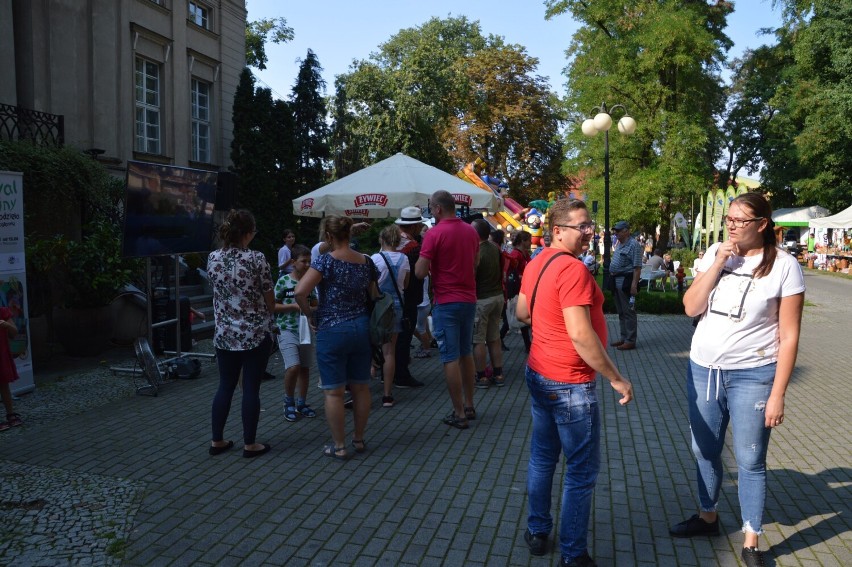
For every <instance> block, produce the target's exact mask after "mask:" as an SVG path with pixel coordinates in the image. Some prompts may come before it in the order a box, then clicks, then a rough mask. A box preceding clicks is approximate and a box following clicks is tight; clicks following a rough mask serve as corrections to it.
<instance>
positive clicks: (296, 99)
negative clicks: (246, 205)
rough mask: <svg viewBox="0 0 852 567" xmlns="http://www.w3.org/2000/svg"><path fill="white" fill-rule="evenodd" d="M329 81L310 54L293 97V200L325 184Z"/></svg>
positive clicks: (309, 53) (329, 154) (302, 68)
mask: <svg viewBox="0 0 852 567" xmlns="http://www.w3.org/2000/svg"><path fill="white" fill-rule="evenodd" d="M324 92H325V81H324V80H323V79H322V67H321V66H320V64H319V60H318V59H317V56H316V54H315V53H314V52H313V51H312V50H310V49H309V50H308V54H307V56H306V57H305V59H304V60H303V61H302V64H301V65H300V66H299V76H298V78H297V80H296V84H295V85H294V86H293V93H292V95H291V97H290V109H291V110H292V112H293V120H294V124H293V126H294V136H295V141H296V147H297V148H298V172H297V175H296V177H295V182H296V186H295V187H294V188H293V189H294V194H293V198H296V197H298V196H300V195H303V194H304V193H306V192H308V191H312V190H314V189H316V188H317V187H319V186H320V185H322V184H323V183H324V181H325V177H326V174H325V171H326V167H327V164H328V161H329V159H330V158H331V151H330V150H329V146H328V144H329V127H328V124H327V123H326V117H327V115H328V110H327V108H326V102H325V98H324V97H323V94H322V93H324Z"/></svg>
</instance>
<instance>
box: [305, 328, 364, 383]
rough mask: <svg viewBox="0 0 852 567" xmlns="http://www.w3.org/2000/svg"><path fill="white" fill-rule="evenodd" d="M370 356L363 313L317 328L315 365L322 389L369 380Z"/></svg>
mask: <svg viewBox="0 0 852 567" xmlns="http://www.w3.org/2000/svg"><path fill="white" fill-rule="evenodd" d="M372 358H373V347H372V345H371V344H370V317H369V316H367V315H362V316H361V317H358V318H357V319H353V320H351V321H343V322H341V323H338V324H337V325H334V326H332V327H329V328H327V329H323V330H321V331H319V332H317V368H318V369H319V373H320V387H321V388H322V389H323V390H336V389H337V388H342V387H343V386H345V385H346V384H369V383H370V362H371V361H372Z"/></svg>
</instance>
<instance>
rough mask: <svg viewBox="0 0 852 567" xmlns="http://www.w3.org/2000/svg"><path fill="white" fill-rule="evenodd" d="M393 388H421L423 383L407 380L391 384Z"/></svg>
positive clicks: (414, 379)
mask: <svg viewBox="0 0 852 567" xmlns="http://www.w3.org/2000/svg"><path fill="white" fill-rule="evenodd" d="M393 385H394V386H397V387H398V388H422V387H423V386H424V384H423V382H421V381H420V380H417V379H416V378H409V379H408V380H398V381H397V382H394V383H393Z"/></svg>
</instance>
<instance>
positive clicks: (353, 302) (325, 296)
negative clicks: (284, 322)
mask: <svg viewBox="0 0 852 567" xmlns="http://www.w3.org/2000/svg"><path fill="white" fill-rule="evenodd" d="M364 259H365V260H366V263H364V264H353V263H351V262H344V261H343V260H338V259H336V258H334V257H332V255H331V254H323V255H322V256H320V257H319V258H317V259H316V260H315V261H314V262H313V263H312V264H311V267H312V268H313V269H315V270H317V271H318V272H319V273H321V274H322V280H321V281H320V283H319V286H318V289H319V307H318V308H317V311H316V317H317V322H318V324H317V330H318V331H322V330H323V329H328V328H329V327H333V326H334V325H337V324H339V323H343V322H344V321H351V320H353V319H357V318H358V317H361V316H362V315H367V314H368V310H367V286H368V285H369V284H370V280H371V278H372V275H373V269H374V268H373V266H372V265H371V264H372V262H371V261H370V259H369V258H368V257H366V256H365V257H364Z"/></svg>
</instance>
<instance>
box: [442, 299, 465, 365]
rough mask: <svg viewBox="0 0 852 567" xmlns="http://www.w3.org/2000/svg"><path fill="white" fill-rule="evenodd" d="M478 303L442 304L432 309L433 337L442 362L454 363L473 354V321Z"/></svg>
mask: <svg viewBox="0 0 852 567" xmlns="http://www.w3.org/2000/svg"><path fill="white" fill-rule="evenodd" d="M475 316H476V303H461V302H458V303H442V304H440V305H435V306H434V307H433V308H432V326H433V327H434V329H435V332H434V333H433V335H434V336H435V340H436V341H438V351H439V352H440V353H441V362H443V363H444V364H446V363H448V362H454V361H456V360H458V359H459V358H461V357H463V356H470V354H471V353H472V352H473V319H474V317H475Z"/></svg>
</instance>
